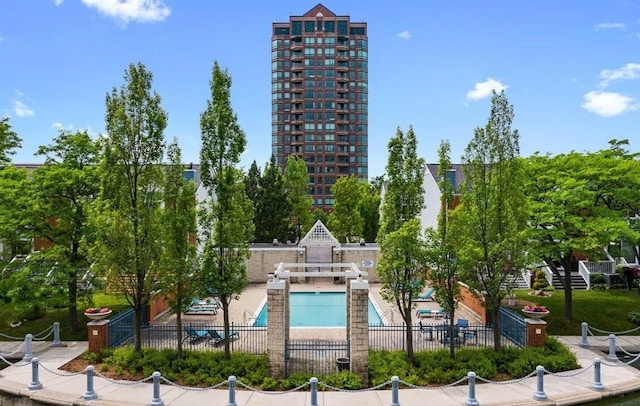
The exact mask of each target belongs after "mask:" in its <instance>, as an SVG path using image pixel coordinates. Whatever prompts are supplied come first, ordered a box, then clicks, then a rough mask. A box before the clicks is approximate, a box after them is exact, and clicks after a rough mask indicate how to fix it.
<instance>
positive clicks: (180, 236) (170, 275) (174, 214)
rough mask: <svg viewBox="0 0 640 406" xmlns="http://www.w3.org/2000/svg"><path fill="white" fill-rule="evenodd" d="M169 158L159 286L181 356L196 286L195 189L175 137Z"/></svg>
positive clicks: (169, 149) (179, 355)
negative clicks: (186, 175) (184, 325)
mask: <svg viewBox="0 0 640 406" xmlns="http://www.w3.org/2000/svg"><path fill="white" fill-rule="evenodd" d="M167 157H168V159H169V165H168V167H167V170H166V174H165V186H164V210H163V213H162V225H163V239H162V241H163V245H164V247H163V248H164V249H163V251H162V257H161V259H162V262H161V269H162V272H161V278H160V288H161V289H162V295H163V297H164V298H165V300H166V301H167V303H168V304H169V307H170V309H171V311H172V312H173V313H175V315H176V343H177V345H178V347H177V348H178V357H182V313H183V312H184V311H185V310H187V308H188V307H189V304H190V303H191V301H192V300H193V292H194V291H195V289H196V284H194V283H193V275H194V273H195V266H194V265H195V260H196V257H195V253H196V249H195V248H196V247H195V244H194V242H195V241H192V238H193V237H195V234H196V201H195V192H196V189H195V184H194V183H193V182H188V183H187V182H185V179H184V177H183V175H182V173H183V170H184V166H183V165H182V155H181V151H180V147H179V146H178V143H177V141H176V140H175V139H174V141H173V142H172V143H171V144H169V146H168V147H167Z"/></svg>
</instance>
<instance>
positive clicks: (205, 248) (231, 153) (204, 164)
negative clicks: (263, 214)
mask: <svg viewBox="0 0 640 406" xmlns="http://www.w3.org/2000/svg"><path fill="white" fill-rule="evenodd" d="M210 86H211V99H210V100H208V101H207V108H206V109H205V111H204V112H203V113H202V114H201V115H200V130H201V134H202V149H201V151H200V169H201V177H202V183H203V184H204V186H205V187H206V188H207V190H208V191H209V193H210V199H209V200H207V201H206V202H205V203H204V204H203V205H202V206H201V208H200V210H199V213H198V222H199V249H200V268H201V269H200V273H201V275H202V278H203V282H204V285H205V286H206V287H208V288H211V289H213V290H215V291H216V292H217V293H218V295H219V296H220V302H221V304H222V311H223V317H224V331H225V337H229V329H230V322H229V306H230V305H231V301H232V300H233V299H234V298H237V297H238V295H239V294H240V292H242V290H243V289H244V287H245V286H246V285H247V283H248V278H247V267H246V259H247V257H248V256H249V241H251V240H252V239H253V231H254V225H253V205H252V203H251V201H250V200H249V198H248V197H247V193H246V189H245V185H244V182H243V176H242V173H241V172H240V170H239V169H238V168H237V165H238V163H239V162H240V154H242V152H243V151H244V149H245V146H246V143H247V141H246V137H245V134H244V132H243V131H242V129H241V128H240V126H239V125H238V118H237V117H236V115H235V113H234V112H233V109H232V108H231V76H229V74H228V72H227V70H226V69H224V70H223V69H221V68H220V66H219V65H218V62H217V61H216V62H214V64H213V71H212V78H211V81H210ZM224 350H225V358H227V359H229V358H230V354H231V353H230V347H229V340H225V342H224Z"/></svg>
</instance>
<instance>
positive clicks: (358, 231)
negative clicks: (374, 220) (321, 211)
mask: <svg viewBox="0 0 640 406" xmlns="http://www.w3.org/2000/svg"><path fill="white" fill-rule="evenodd" d="M365 193H366V184H364V183H362V182H360V180H359V179H358V178H357V177H356V176H355V175H351V176H343V177H341V178H338V180H337V181H336V183H335V184H334V185H333V186H331V194H332V195H333V198H334V201H333V212H331V214H330V215H329V224H328V227H329V229H330V230H331V233H332V234H334V235H335V236H337V237H338V239H339V240H340V241H341V242H353V241H354V240H358V239H359V238H361V237H362V235H363V229H364V219H363V217H362V212H361V206H362V202H363V201H364V198H365Z"/></svg>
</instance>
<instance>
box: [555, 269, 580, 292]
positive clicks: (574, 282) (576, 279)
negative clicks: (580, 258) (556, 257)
mask: <svg viewBox="0 0 640 406" xmlns="http://www.w3.org/2000/svg"><path fill="white" fill-rule="evenodd" d="M560 273H562V274H563V275H564V270H561V271H560ZM552 282H553V287H554V288H555V289H556V290H564V285H563V284H562V282H560V278H558V275H556V274H554V275H553V280H552ZM571 286H572V287H573V289H574V290H587V282H586V281H585V280H584V279H582V276H580V274H579V273H578V272H571Z"/></svg>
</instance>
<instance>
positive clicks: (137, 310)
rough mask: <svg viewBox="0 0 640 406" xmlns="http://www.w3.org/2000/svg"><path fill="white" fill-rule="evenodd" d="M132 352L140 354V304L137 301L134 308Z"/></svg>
mask: <svg viewBox="0 0 640 406" xmlns="http://www.w3.org/2000/svg"><path fill="white" fill-rule="evenodd" d="M133 309H134V320H135V322H134V347H133V348H134V351H135V352H142V334H141V333H142V303H141V302H140V301H138V302H137V303H136V304H135V306H134V308H133Z"/></svg>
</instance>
